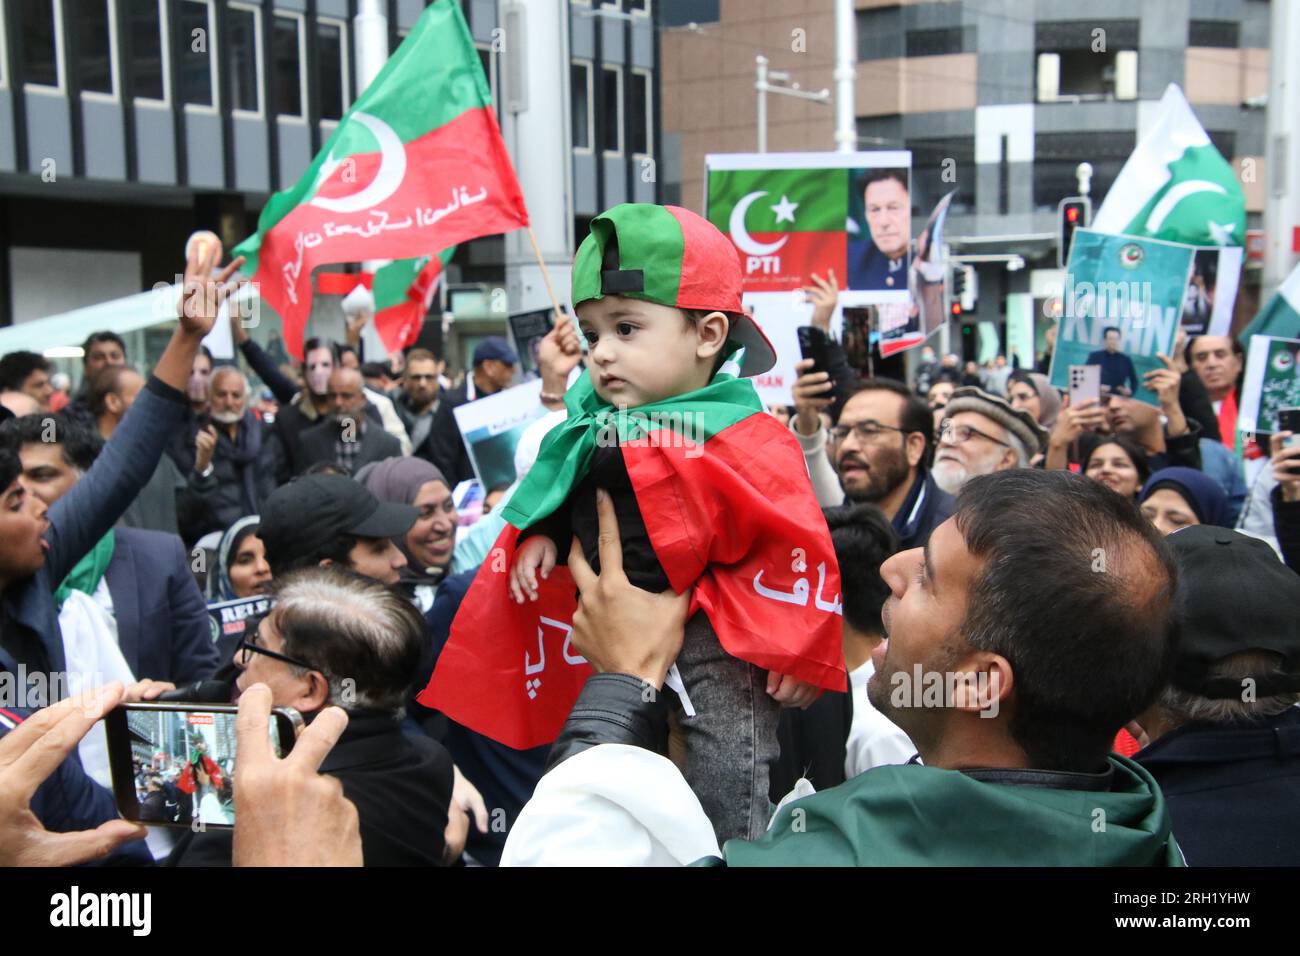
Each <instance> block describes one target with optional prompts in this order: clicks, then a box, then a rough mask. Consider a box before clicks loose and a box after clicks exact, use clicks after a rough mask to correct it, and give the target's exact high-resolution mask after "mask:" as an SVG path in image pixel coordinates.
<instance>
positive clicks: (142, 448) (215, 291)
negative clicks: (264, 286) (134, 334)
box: [46, 233, 246, 581]
mask: <svg viewBox="0 0 1300 956" xmlns="http://www.w3.org/2000/svg"><path fill="white" fill-rule="evenodd" d="M204 235H206V236H209V237H210V239H206V240H203V239H200V240H196V241H193V242H191V243H190V246H191V249H190V255H189V262H188V263H187V264H186V267H185V284H184V286H183V289H182V293H181V299H180V301H179V302H178V303H177V314H178V316H179V319H180V321H179V322H178V323H177V326H176V330H175V331H174V332H173V333H172V337H171V341H170V342H168V343H167V349H166V351H164V352H163V354H162V358H160V359H159V360H158V364H157V365H156V366H155V367H154V372H153V375H151V376H150V377H149V381H148V382H147V383H146V385H145V387H144V388H143V389H142V390H141V392H140V396H139V397H138V398H137V399H136V401H135V403H134V404H133V405H132V406H131V411H130V412H128V413H127V416H126V418H124V419H123V420H122V424H121V425H120V426H119V427H118V429H117V431H115V432H114V433H113V437H112V438H111V439H109V441H108V443H107V444H106V445H105V446H104V450H103V451H102V452H100V455H99V458H98V459H97V460H96V461H95V464H94V465H93V466H92V467H91V469H90V471H89V472H87V473H86V477H85V478H83V479H82V480H81V481H79V482H77V484H76V485H75V486H73V488H72V490H71V491H69V492H68V493H67V494H66V495H64V496H63V497H62V498H60V499H59V500H58V501H57V502H55V504H54V507H53V508H51V509H50V513H49V519H50V530H49V533H48V534H47V535H46V540H47V541H48V542H49V545H50V551H49V555H48V557H47V559H46V561H47V563H46V567H47V568H48V569H49V573H50V579H51V580H53V581H62V580H63V578H64V577H65V576H66V575H67V573H68V572H69V571H71V570H72V568H73V567H74V566H75V565H76V563H77V562H78V561H80V560H81V558H82V557H83V556H84V555H85V554H86V553H87V552H88V551H89V550H90V549H91V548H92V547H94V546H95V543H96V542H97V541H99V539H100V538H102V537H103V536H104V534H105V532H107V531H108V529H109V528H111V527H113V525H114V524H116V523H117V519H118V518H120V517H121V516H122V513H123V512H124V511H126V509H127V508H128V507H129V506H130V504H131V502H132V501H134V500H135V498H136V496H137V495H138V494H139V493H140V489H142V488H143V487H144V486H145V484H146V483H147V482H148V481H149V478H150V477H151V476H152V475H153V472H154V469H155V468H156V467H157V466H158V459H159V458H160V457H161V455H162V453H163V448H164V447H165V446H166V444H167V442H168V441H169V439H170V438H171V436H172V434H173V433H174V432H175V431H176V428H177V427H178V426H179V425H180V423H181V421H182V420H183V419H184V417H185V411H186V402H185V385H186V382H188V380H189V377H190V369H191V367H192V366H193V365H194V356H195V355H197V354H198V351H199V345H200V343H201V342H202V341H203V337H204V336H205V335H207V334H208V332H209V331H210V330H211V328H212V324H213V322H215V321H216V317H217V310H218V309H219V308H220V307H221V303H222V302H223V301H224V300H225V298H226V297H227V296H228V295H229V294H230V293H231V291H233V290H234V289H235V288H236V287H237V286H238V285H240V284H242V283H243V282H244V281H246V280H244V279H242V278H241V279H239V280H236V281H231V277H232V276H233V275H235V273H236V271H237V270H238V268H239V265H240V263H242V262H243V258H242V257H241V258H239V259H236V260H235V261H234V262H232V263H231V264H230V265H228V266H227V267H226V268H225V269H222V270H221V271H220V272H217V268H216V267H217V263H218V262H219V261H220V259H221V243H220V242H219V241H218V240H217V238H216V236H213V235H211V233H207V234H204Z"/></svg>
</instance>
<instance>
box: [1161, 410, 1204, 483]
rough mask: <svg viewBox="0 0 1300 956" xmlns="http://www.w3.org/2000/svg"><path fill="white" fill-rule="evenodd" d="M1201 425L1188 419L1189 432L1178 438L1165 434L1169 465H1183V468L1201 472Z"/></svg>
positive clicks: (1166, 454) (1166, 455)
mask: <svg viewBox="0 0 1300 956" xmlns="http://www.w3.org/2000/svg"><path fill="white" fill-rule="evenodd" d="M1200 440H1201V423H1200V422H1198V421H1196V420H1195V419H1193V418H1189V419H1187V431H1186V432H1184V433H1183V434H1181V435H1179V436H1178V437H1177V438H1170V437H1169V434H1168V433H1167V432H1166V434H1165V457H1166V458H1167V459H1168V464H1169V465H1170V466H1172V465H1181V466H1182V467H1183V468H1195V469H1196V470H1197V471H1200V470H1201V446H1200V444H1199V442H1200Z"/></svg>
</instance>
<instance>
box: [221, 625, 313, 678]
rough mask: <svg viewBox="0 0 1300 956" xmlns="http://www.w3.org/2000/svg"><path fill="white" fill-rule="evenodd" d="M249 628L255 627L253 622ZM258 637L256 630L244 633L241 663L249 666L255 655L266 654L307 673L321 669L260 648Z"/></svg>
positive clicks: (240, 644) (241, 646) (241, 645)
mask: <svg viewBox="0 0 1300 956" xmlns="http://www.w3.org/2000/svg"><path fill="white" fill-rule="evenodd" d="M249 626H250V627H253V625H252V624H251V622H250V625H249ZM258 636H259V635H258V633H257V630H256V629H255V628H254V629H253V630H252V631H251V632H249V631H245V632H244V639H243V640H242V641H240V642H239V648H238V650H239V652H240V654H239V663H241V664H247V663H248V662H249V661H251V660H252V659H253V655H254V654H264V655H265V656H267V657H270V658H274V659H275V660H277V661H283V662H284V663H286V664H292V665H293V666H294V667H301V668H302V669H303V670H306V671H318V670H320V668H319V667H316V666H315V665H313V664H308V663H307V662H306V661H301V660H299V659H298V658H296V657H290V656H289V655H288V654H280V653H278V652H276V651H272V650H269V649H267V648H265V647H260V646H259V645H258V643H257V639H258Z"/></svg>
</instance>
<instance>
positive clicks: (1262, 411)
mask: <svg viewBox="0 0 1300 956" xmlns="http://www.w3.org/2000/svg"><path fill="white" fill-rule="evenodd" d="M1297 405H1300V339H1280V338H1274V337H1272V336H1268V335H1252V336H1251V337H1250V351H1249V352H1248V353H1247V354H1246V376H1245V378H1244V379H1243V380H1242V383H1241V408H1240V410H1239V411H1238V412H1237V431H1238V432H1241V433H1244V434H1247V435H1252V434H1254V433H1256V432H1264V433H1265V434H1272V433H1273V432H1275V431H1277V410H1278V409H1279V408H1287V407H1294V406H1297Z"/></svg>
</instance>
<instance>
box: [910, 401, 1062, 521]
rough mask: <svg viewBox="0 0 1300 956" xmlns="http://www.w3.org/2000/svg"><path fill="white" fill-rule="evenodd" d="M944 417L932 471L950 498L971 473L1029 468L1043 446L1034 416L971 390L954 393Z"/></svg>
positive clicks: (1043, 438)
mask: <svg viewBox="0 0 1300 956" xmlns="http://www.w3.org/2000/svg"><path fill="white" fill-rule="evenodd" d="M944 413H945V415H944V419H943V421H942V422H941V423H940V424H939V433H938V446H937V447H936V449H935V453H934V465H933V467H932V468H931V469H930V473H931V475H933V477H934V482H935V484H937V485H938V486H939V487H940V488H942V489H943V490H944V491H946V492H948V494H950V495H955V494H957V493H958V492H959V491H961V488H962V485H964V484H966V480H967V479H968V478H972V477H974V476H975V475H988V474H992V473H993V472H995V471H1008V470H1010V469H1012V468H1028V467H1029V460H1030V459H1031V458H1033V457H1034V455H1037V454H1038V453H1039V451H1041V450H1042V448H1043V447H1044V445H1045V444H1046V442H1047V432H1046V431H1044V429H1043V428H1042V426H1040V425H1039V424H1038V422H1037V421H1035V420H1034V416H1033V415H1031V414H1029V412H1027V411H1024V410H1022V409H1017V408H1012V407H1011V405H1010V404H1009V403H1008V402H1007V401H1006V400H1005V399H1002V398H998V397H997V396H996V395H990V394H989V393H988V392H986V391H984V390H983V389H979V388H975V387H974V386H965V387H963V388H959V389H957V390H956V391H954V392H953V393H952V398H951V399H949V400H948V404H947V406H946V407H945V408H944Z"/></svg>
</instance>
